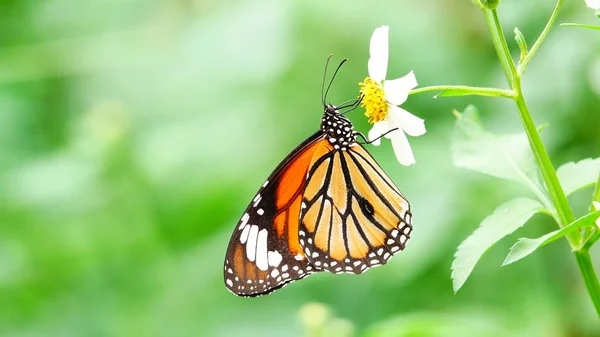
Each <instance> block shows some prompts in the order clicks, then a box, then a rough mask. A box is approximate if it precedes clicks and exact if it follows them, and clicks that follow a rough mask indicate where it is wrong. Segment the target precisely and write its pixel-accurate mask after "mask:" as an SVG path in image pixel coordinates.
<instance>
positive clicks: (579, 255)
mask: <svg viewBox="0 0 600 337" xmlns="http://www.w3.org/2000/svg"><path fill="white" fill-rule="evenodd" d="M562 2H563V1H562V0H559V2H558V4H557V6H556V8H555V11H554V13H553V14H552V17H551V18H550V21H549V22H548V25H546V29H544V31H543V32H542V35H541V36H540V38H538V41H536V43H535V45H534V49H532V52H531V53H530V54H529V55H528V59H526V60H525V62H524V65H525V67H526V66H527V64H528V63H529V62H530V60H531V57H532V55H533V54H535V51H536V50H537V49H538V48H539V46H540V44H541V43H542V42H543V40H544V39H545V37H546V35H547V34H548V30H549V29H550V27H551V26H552V23H553V22H554V20H556V16H557V15H558V11H559V9H560V7H561V5H562ZM482 11H483V14H484V18H485V20H486V23H487V25H488V28H489V29H490V33H491V35H492V41H493V43H494V47H495V48H496V53H497V54H498V58H499V59H500V63H501V64H502V68H503V69H504V73H505V75H506V79H507V80H508V83H509V84H510V86H511V88H512V89H513V90H514V92H515V94H516V95H515V97H514V100H515V102H516V103H517V108H518V110H519V114H520V116H521V121H522V122H523V126H524V127H525V132H526V134H527V138H528V139H529V144H530V146H531V149H532V151H533V155H534V157H535V161H536V163H537V165H538V167H539V170H540V172H541V173H542V177H543V179H544V182H545V184H546V187H547V189H548V192H549V194H550V199H551V200H552V203H553V204H554V207H555V209H556V211H557V213H558V214H557V215H558V218H559V226H560V227H565V226H567V225H569V224H570V223H572V222H573V221H574V217H573V211H572V210H571V207H570V205H569V203H568V201H567V197H566V196H565V193H564V191H563V189H562V186H561V185H560V183H559V181H558V177H557V176H556V170H555V169H554V166H553V165H552V162H551V161H550V157H549V156H548V152H547V151H546V148H545V146H544V143H543V142H542V139H541V137H540V134H539V133H538V130H537V128H536V127H535V123H534V122H533V118H531V114H530V112H529V109H528V107H527V104H526V103H525V99H524V98H523V91H522V89H521V73H519V72H518V71H517V69H516V67H515V63H514V60H513V59H512V56H511V54H510V50H509V49H508V45H507V43H506V38H505V36H504V33H503V31H502V26H501V25H500V20H499V18H498V13H497V12H496V10H495V9H493V10H487V9H482ZM525 67H523V68H522V69H525ZM521 72H522V70H521ZM567 238H568V240H569V243H570V244H571V247H573V248H574V249H575V257H576V259H577V264H578V266H579V270H580V271H581V275H582V277H583V279H584V282H585V285H586V288H587V290H588V292H589V294H590V298H591V300H592V302H593V303H594V306H595V307H596V310H597V313H598V315H599V316H600V284H599V283H598V277H597V276H596V273H595V272H594V267H593V265H592V262H591V259H590V255H589V251H587V250H585V249H577V247H579V246H580V244H581V240H582V237H581V235H580V234H579V233H578V232H574V233H571V234H570V235H568V236H567Z"/></svg>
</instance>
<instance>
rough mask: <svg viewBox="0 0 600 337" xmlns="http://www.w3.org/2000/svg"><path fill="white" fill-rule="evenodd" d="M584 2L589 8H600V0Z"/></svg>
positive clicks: (586, 0)
mask: <svg viewBox="0 0 600 337" xmlns="http://www.w3.org/2000/svg"><path fill="white" fill-rule="evenodd" d="M585 4H586V5H587V6H588V7H589V8H593V9H595V10H598V9H600V0H585Z"/></svg>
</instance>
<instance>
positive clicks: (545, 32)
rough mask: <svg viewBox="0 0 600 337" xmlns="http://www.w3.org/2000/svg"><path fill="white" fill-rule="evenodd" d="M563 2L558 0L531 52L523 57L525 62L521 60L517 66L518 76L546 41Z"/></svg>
mask: <svg viewBox="0 0 600 337" xmlns="http://www.w3.org/2000/svg"><path fill="white" fill-rule="evenodd" d="M563 2H564V0H558V3H557V4H556V6H555V7H554V11H553V12H552V15H550V19H549V20H548V23H547V24H546V27H544V30H543V31H542V33H541V34H540V36H539V37H538V39H537V40H536V41H535V43H534V44H533V46H532V47H531V50H530V51H529V53H528V54H527V56H526V57H525V60H523V63H521V65H520V66H519V76H521V75H523V72H524V71H525V69H526V68H527V66H528V65H529V62H531V59H532V58H533V55H535V53H536V52H537V51H538V49H539V48H540V46H541V45H542V42H544V40H545V39H546V36H547V35H548V33H549V32H550V29H551V28H552V26H553V25H554V22H556V18H558V13H559V12H560V9H561V7H562V5H563Z"/></svg>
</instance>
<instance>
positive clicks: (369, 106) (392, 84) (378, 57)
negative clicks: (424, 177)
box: [360, 26, 425, 166]
mask: <svg viewBox="0 0 600 337" xmlns="http://www.w3.org/2000/svg"><path fill="white" fill-rule="evenodd" d="M388 35H389V27H387V26H381V27H379V28H377V29H375V32H373V36H371V44H370V48H369V52H370V58H369V64H368V68H369V77H367V78H366V79H365V80H364V81H363V82H362V83H360V86H361V89H360V91H361V93H362V94H363V101H362V106H363V107H364V108H365V109H366V110H367V111H366V112H365V115H366V116H367V117H369V123H373V128H372V129H371V130H370V131H369V140H370V141H371V142H373V145H379V143H380V140H379V138H380V137H381V136H382V135H385V138H388V139H390V140H391V141H392V147H393V148H394V153H395V154H396V158H398V161H399V162H400V164H402V165H407V166H408V165H412V164H414V163H415V157H414V155H413V152H412V149H411V148H410V144H409V143H408V138H407V137H406V134H408V135H410V136H415V137H416V136H420V135H422V134H424V133H425V121H424V120H423V119H421V118H419V117H417V116H415V115H413V114H411V113H410V112H408V111H406V110H404V109H402V108H400V107H398V105H400V104H402V103H404V102H405V101H406V99H407V98H408V93H409V91H410V90H411V89H413V88H414V87H416V86H417V79H416V78H415V74H414V73H413V72H412V71H411V72H409V73H408V74H407V75H405V76H404V77H400V78H397V79H395V80H387V81H386V80H385V75H386V73H387V66H388V49H389V48H388ZM392 130H395V131H392Z"/></svg>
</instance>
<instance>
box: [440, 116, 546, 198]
mask: <svg viewBox="0 0 600 337" xmlns="http://www.w3.org/2000/svg"><path fill="white" fill-rule="evenodd" d="M457 117H458V119H457V121H456V124H455V126H454V132H453V135H452V144H451V150H452V161H453V162H454V165H456V166H457V167H462V168H466V169H470V170H473V171H477V172H481V173H484V174H488V175H490V176H493V177H497V178H501V179H506V180H512V181H515V182H517V183H519V184H521V185H522V186H525V187H526V188H528V189H529V190H530V191H532V192H533V193H534V194H535V195H537V196H539V197H540V199H542V200H544V199H545V197H544V193H545V192H544V189H543V188H542V185H541V183H540V181H539V178H538V174H537V172H538V171H537V167H536V166H535V162H534V160H533V156H532V154H531V151H530V149H529V145H528V143H527V137H526V136H525V135H524V134H523V133H516V134H511V135H504V136H496V135H493V134H491V133H489V132H487V131H486V130H484V128H483V126H482V125H481V122H480V121H479V112H478V110H477V108H476V107H474V106H468V107H467V108H466V109H465V111H464V112H463V113H462V114H457Z"/></svg>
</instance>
